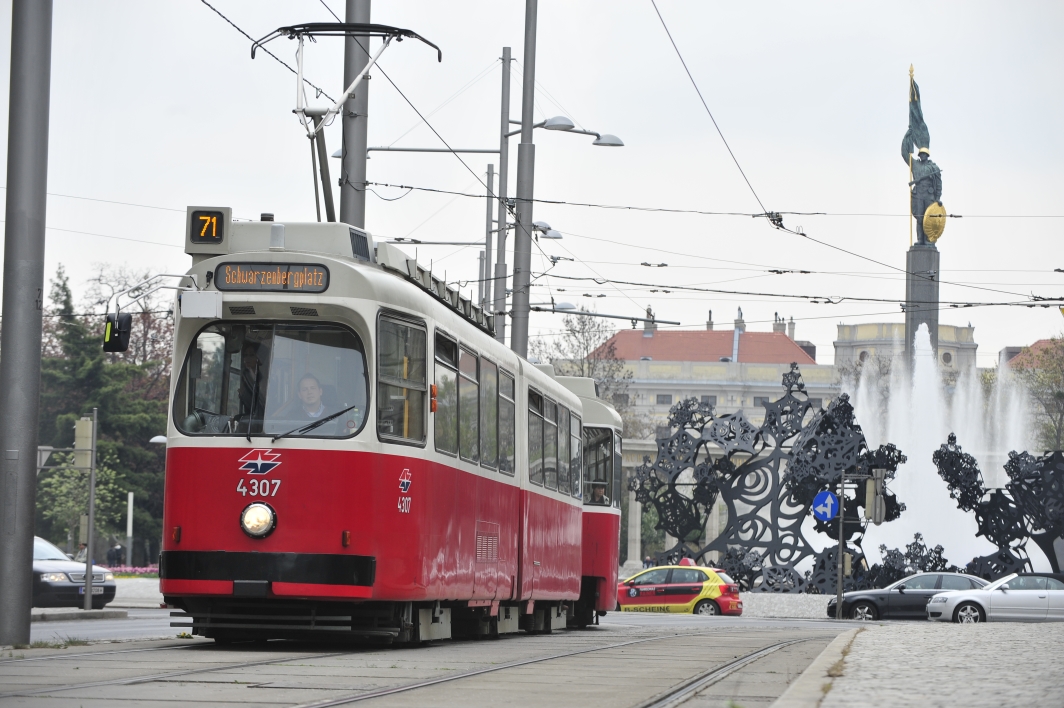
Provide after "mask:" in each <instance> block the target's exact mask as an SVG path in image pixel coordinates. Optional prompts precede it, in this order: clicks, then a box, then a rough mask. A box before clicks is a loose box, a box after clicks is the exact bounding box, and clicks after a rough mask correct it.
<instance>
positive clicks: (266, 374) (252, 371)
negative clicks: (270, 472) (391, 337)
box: [174, 323, 367, 438]
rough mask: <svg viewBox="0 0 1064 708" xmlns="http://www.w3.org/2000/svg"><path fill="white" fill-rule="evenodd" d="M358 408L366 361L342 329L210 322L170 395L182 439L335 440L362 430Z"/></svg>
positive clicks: (354, 339)
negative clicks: (264, 437)
mask: <svg viewBox="0 0 1064 708" xmlns="http://www.w3.org/2000/svg"><path fill="white" fill-rule="evenodd" d="M366 403H367V382H366V357H365V354H364V351H363V347H362V342H361V340H359V338H358V337H357V336H356V335H355V334H354V333H352V332H351V331H350V330H347V329H345V328H343V327H339V326H336V325H311V324H279V323H277V324H274V323H270V324H266V323H263V324H233V323H217V324H213V325H211V326H209V327H207V328H206V329H204V330H202V331H201V332H200V333H199V335H198V336H197V337H196V339H195V340H194V341H193V343H192V346H191V347H190V348H189V352H188V356H187V357H186V358H185V365H184V367H182V369H181V377H180V378H179V379H178V385H177V391H176V392H175V395H174V420H175V421H176V423H177V427H178V429H179V430H180V431H181V432H183V433H185V434H187V435H280V434H281V433H288V432H289V431H292V430H293V429H295V432H292V433H290V435H291V436H294V437H300V436H301V435H306V436H307V437H324V438H340V437H348V436H351V435H354V434H355V433H357V432H358V431H359V430H361V429H362V424H363V422H364V421H365V417H366ZM345 409H346V410H345ZM341 411H344V412H343V413H341ZM336 413H340V415H337V416H336V417H335V418H332V419H331V420H326V422H324V423H322V424H321V425H318V426H316V427H313V428H312V429H308V430H306V431H305V433H303V432H300V431H299V429H300V428H301V427H307V428H310V426H311V424H313V423H314V422H315V421H318V420H321V419H323V418H329V416H332V415H334V414H336Z"/></svg>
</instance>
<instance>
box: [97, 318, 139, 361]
mask: <svg viewBox="0 0 1064 708" xmlns="http://www.w3.org/2000/svg"><path fill="white" fill-rule="evenodd" d="M132 330H133V315H132V314H129V313H126V312H116V313H114V314H108V315H107V319H106V324H105V326H104V330H103V350H104V351H105V352H124V351H126V350H127V349H129V333H130V332H131V331H132Z"/></svg>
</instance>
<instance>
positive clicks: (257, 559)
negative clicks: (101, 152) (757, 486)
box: [107, 207, 620, 641]
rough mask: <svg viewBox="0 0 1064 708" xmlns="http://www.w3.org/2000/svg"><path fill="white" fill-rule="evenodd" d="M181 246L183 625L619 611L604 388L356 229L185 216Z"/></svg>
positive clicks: (616, 484)
mask: <svg viewBox="0 0 1064 708" xmlns="http://www.w3.org/2000/svg"><path fill="white" fill-rule="evenodd" d="M185 242H186V252H187V253H189V254H190V255H191V256H192V259H193V265H192V268H191V270H190V271H189V273H188V276H186V277H185V278H184V279H183V280H182V283H183V284H185V285H184V286H183V287H184V288H185V289H184V290H182V292H181V293H180V295H179V297H178V306H177V308H176V314H175V317H176V334H175V345H174V346H175V349H174V377H173V384H172V390H171V402H172V405H171V415H170V419H169V424H168V431H167V460H166V489H165V508H164V520H163V523H164V538H163V549H162V554H161V558H160V573H159V576H160V586H161V590H162V593H163V595H164V596H165V598H166V602H167V603H168V604H169V605H170V606H173V607H175V608H178V609H180V610H182V611H183V613H181V614H179V619H178V621H177V622H175V626H185V627H190V628H191V631H192V633H193V634H200V635H205V636H207V637H214V638H215V639H217V640H219V641H227V640H232V639H237V638H261V637H271V636H308V635H313V636H322V635H324V634H329V635H335V636H380V637H384V638H388V639H391V640H392V641H423V640H427V639H435V638H446V637H450V636H452V635H454V636H470V635H494V634H499V633H506V632H516V631H518V630H526V631H533V632H536V631H540V632H550V631H552V630H553V629H559V628H563V627H565V626H566V625H567V624H569V625H586V624H587V623H589V622H591V621H593V620H594V617H595V615H596V613H598V614H603V613H604V611H605V610H607V609H613V593H612V589H613V588H614V586H615V585H616V580H617V557H618V538H619V526H620V524H619V520H620V511H619V508H618V503H617V502H618V498H619V495H620V477H619V469H620V465H619V459H620V435H619V429H620V419H619V417H618V416H617V413H616V411H614V410H613V409H612V408H611V407H610V406H609V405H608V404H606V403H604V402H603V401H600V400H598V399H597V398H595V396H594V384H593V382H592V381H591V380H589V379H573V378H565V377H558V378H555V377H554V376H553V375H551V373H550V372H549V371H542V370H540V368H543V367H540V368H537V366H535V365H533V364H530V363H529V362H528V361H525V360H524V359H522V358H520V357H518V356H517V355H515V354H514V353H513V352H512V351H510V350H509V349H508V348H506V347H505V346H504V345H502V344H501V343H500V342H498V341H497V340H496V339H495V338H494V337H493V336H492V334H491V327H490V319H489V318H488V317H487V316H485V315H484V313H482V312H481V311H480V310H479V308H477V307H476V305H475V304H473V303H471V302H470V301H469V300H467V299H465V298H463V297H462V296H461V295H460V294H459V293H458V292H457V291H455V290H453V289H450V288H448V287H447V286H446V284H445V283H443V282H441V281H440V280H439V279H438V278H436V277H434V276H433V275H432V274H431V273H429V272H426V271H425V270H424V269H423V268H421V267H420V266H419V265H418V264H417V263H415V262H414V261H413V260H410V259H409V257H408V256H407V255H406V254H405V253H403V252H401V251H400V250H398V249H397V248H396V247H394V246H392V245H390V244H386V243H374V241H373V238H372V236H371V235H370V234H368V233H366V232H364V231H361V230H359V229H355V228H352V227H349V226H347V225H345V224H337V223H287V224H281V223H275V222H272V221H261V222H239V223H234V222H233V221H232V219H231V216H230V212H229V210H228V209H219V208H207V207H204V208H200V207H191V208H189V212H188V218H187V230H186V237H185ZM109 323H110V324H109V329H108V334H107V339H108V341H109V342H110V343H111V344H110V345H111V346H121V344H120V343H118V344H116V343H115V341H116V340H115V338H116V337H117V338H118V339H121V337H122V336H124V337H126V338H128V332H122V330H123V329H124V327H123V319H122V317H121V316H117V317H115V316H112V317H110V318H109ZM112 326H113V327H114V331H112ZM615 470H616V471H617V472H618V474H617V475H615V474H614V471H615ZM175 614H177V613H175Z"/></svg>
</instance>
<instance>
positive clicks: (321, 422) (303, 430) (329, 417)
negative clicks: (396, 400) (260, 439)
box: [270, 403, 358, 443]
mask: <svg viewBox="0 0 1064 708" xmlns="http://www.w3.org/2000/svg"><path fill="white" fill-rule="evenodd" d="M354 408H358V404H357V403H356V404H355V405H353V406H348V407H347V408H344V409H343V410H342V411H336V412H335V413H333V414H332V415H327V416H325V417H324V418H321V419H319V420H316V421H314V422H313V423H310V424H309V425H304V426H301V427H299V428H294V429H292V430H289V431H288V432H287V433H281V434H280V435H277V436H274V438H273V439H272V440H270V442H271V443H275V442H277V441H278V440H280V439H281V438H286V437H288V436H289V435H294V434H296V433H309V432H310V431H311V430H314V428H317V427H318V426H319V425H324V424H325V423H328V422H329V421H330V420H332V419H333V418H336V417H338V416H341V415H343V414H344V413H347V412H348V411H349V410H352V409H354Z"/></svg>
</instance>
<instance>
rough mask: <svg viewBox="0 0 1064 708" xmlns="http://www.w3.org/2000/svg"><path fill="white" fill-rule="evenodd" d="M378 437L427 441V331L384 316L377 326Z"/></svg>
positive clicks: (419, 441)
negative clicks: (378, 358)
mask: <svg viewBox="0 0 1064 708" xmlns="http://www.w3.org/2000/svg"><path fill="white" fill-rule="evenodd" d="M378 332H379V333H378V336H377V339H378V348H379V356H380V361H379V363H378V366H377V370H378V379H377V380H378V385H377V434H378V435H379V436H380V437H381V439H382V440H383V439H388V438H394V439H399V440H404V441H411V442H418V443H423V442H425V393H426V391H427V389H428V386H427V385H426V382H425V328H424V327H419V326H417V325H414V324H411V323H408V322H403V321H400V320H393V319H391V318H387V317H381V319H380V323H379V325H378Z"/></svg>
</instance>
